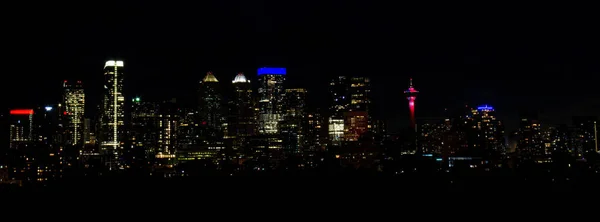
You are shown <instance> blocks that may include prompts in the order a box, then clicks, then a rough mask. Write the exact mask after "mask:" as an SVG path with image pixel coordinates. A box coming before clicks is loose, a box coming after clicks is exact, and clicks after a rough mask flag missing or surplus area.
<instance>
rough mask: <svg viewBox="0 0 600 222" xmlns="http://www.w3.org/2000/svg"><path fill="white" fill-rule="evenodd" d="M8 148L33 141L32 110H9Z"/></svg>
mask: <svg viewBox="0 0 600 222" xmlns="http://www.w3.org/2000/svg"><path fill="white" fill-rule="evenodd" d="M9 121H10V122H9V126H10V130H9V131H10V137H9V139H10V147H11V148H17V147H18V146H19V145H21V144H23V143H27V142H31V141H32V139H33V109H13V110H10V120H9Z"/></svg>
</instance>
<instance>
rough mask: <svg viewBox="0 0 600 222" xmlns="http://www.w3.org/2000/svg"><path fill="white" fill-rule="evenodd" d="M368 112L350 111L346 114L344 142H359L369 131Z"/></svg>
mask: <svg viewBox="0 0 600 222" xmlns="http://www.w3.org/2000/svg"><path fill="white" fill-rule="evenodd" d="M369 128H370V127H369V113H368V112H367V111H348V112H345V113H344V140H345V141H349V142H352V141H358V139H359V138H360V137H361V136H362V135H363V134H364V133H366V132H367V131H368V130H369Z"/></svg>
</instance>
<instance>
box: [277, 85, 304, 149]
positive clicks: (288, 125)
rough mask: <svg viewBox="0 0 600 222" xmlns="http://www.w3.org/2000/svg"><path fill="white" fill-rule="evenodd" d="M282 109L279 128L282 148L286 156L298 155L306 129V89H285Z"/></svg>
mask: <svg viewBox="0 0 600 222" xmlns="http://www.w3.org/2000/svg"><path fill="white" fill-rule="evenodd" d="M283 107H284V114H283V120H282V121H281V122H280V127H279V128H280V132H281V138H282V140H283V141H282V142H283V148H284V150H285V152H287V153H288V154H291V153H299V152H300V151H301V150H302V146H303V145H304V136H305V134H304V132H305V128H306V125H305V123H306V122H305V121H306V89H302V88H298V89H286V90H285V95H284V106H283Z"/></svg>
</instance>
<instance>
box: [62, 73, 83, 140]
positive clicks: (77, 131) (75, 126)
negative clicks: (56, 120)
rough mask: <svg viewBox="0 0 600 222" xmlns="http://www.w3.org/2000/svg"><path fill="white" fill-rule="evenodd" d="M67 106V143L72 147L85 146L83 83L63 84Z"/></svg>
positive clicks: (66, 82)
mask: <svg viewBox="0 0 600 222" xmlns="http://www.w3.org/2000/svg"><path fill="white" fill-rule="evenodd" d="M63 88H64V94H63V103H64V104H65V109H66V110H65V112H64V115H65V116H66V118H67V141H68V144H70V145H77V144H83V114H84V108H85V107H84V106H85V94H84V92H83V85H82V84H81V81H75V82H69V81H67V80H65V82H64V83H63Z"/></svg>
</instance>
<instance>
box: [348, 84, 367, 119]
mask: <svg viewBox="0 0 600 222" xmlns="http://www.w3.org/2000/svg"><path fill="white" fill-rule="evenodd" d="M348 94H349V95H350V105H349V106H348V111H362V112H367V113H368V112H370V111H371V110H370V109H371V80H370V79H369V78H366V77H352V78H350V87H348Z"/></svg>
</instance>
